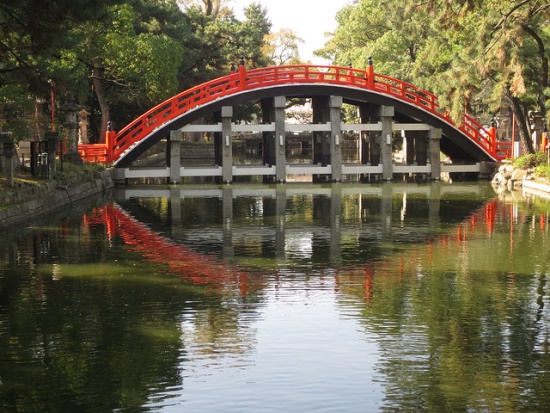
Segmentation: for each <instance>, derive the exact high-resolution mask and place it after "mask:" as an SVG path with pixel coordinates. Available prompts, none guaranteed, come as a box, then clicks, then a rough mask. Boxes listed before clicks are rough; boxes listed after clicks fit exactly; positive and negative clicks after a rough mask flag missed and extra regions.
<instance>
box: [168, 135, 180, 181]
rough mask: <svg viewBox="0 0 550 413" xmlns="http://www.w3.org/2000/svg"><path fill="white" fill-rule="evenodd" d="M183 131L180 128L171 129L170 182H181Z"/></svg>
mask: <svg viewBox="0 0 550 413" xmlns="http://www.w3.org/2000/svg"><path fill="white" fill-rule="evenodd" d="M181 135H182V133H181V131H179V130H173V131H170V145H169V147H170V183H171V184H179V183H180V178H181V176H180V171H181V141H182V136H181Z"/></svg>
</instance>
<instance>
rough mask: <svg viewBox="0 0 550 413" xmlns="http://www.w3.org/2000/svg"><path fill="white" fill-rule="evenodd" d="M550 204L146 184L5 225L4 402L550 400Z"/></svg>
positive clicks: (188, 407)
mask: <svg viewBox="0 0 550 413" xmlns="http://www.w3.org/2000/svg"><path fill="white" fill-rule="evenodd" d="M549 217H550V204H548V202H547V201H543V200H531V201H524V200H522V201H515V200H500V199H498V197H497V195H496V194H495V192H494V191H493V190H492V189H491V188H490V187H488V186H486V185H483V184H466V185H462V184H458V185H456V184H453V185H445V184H431V185H430V184H427V185H415V184H407V185H397V184H385V185H381V186H376V185H374V186H372V185H344V184H342V185H340V184H338V185H337V184H334V185H309V184H287V185H283V186H245V185H233V186H224V187H216V186H207V187H199V186H181V187H172V188H168V187H162V188H161V187H148V188H136V187H129V188H127V189H126V190H121V191H120V192H117V193H115V194H113V195H112V197H108V198H107V199H100V200H94V201H91V202H90V203H89V204H88V205H84V206H79V207H73V208H70V209H69V210H67V211H59V212H58V214H57V215H56V216H51V217H48V218H47V219H46V220H42V221H37V222H34V223H30V224H29V225H28V226H27V227H25V228H18V229H17V230H13V231H4V232H3V233H2V237H1V239H0V411H1V412H41V413H42V412H79V413H81V412H245V413H252V412H254V413H256V412H346V413H348V412H434V413H439V412H545V411H549V410H550V355H549V339H550V324H549V322H550V312H549V309H548V307H549V304H550V302H549V294H548V283H547V281H548V277H549V275H548V274H549V268H548V264H549V259H550V233H549V225H550V222H548V219H549Z"/></svg>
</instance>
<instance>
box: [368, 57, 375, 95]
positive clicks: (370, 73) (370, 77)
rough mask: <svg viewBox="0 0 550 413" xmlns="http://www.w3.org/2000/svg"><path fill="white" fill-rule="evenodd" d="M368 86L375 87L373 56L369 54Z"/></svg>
mask: <svg viewBox="0 0 550 413" xmlns="http://www.w3.org/2000/svg"><path fill="white" fill-rule="evenodd" d="M367 87H368V88H369V89H371V90H372V89H374V66H373V65H372V56H369V60H368V65H367Z"/></svg>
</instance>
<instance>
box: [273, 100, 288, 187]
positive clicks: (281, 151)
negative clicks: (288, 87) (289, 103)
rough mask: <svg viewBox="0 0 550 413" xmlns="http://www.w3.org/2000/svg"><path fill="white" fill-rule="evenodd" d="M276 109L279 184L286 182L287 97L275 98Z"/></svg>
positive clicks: (276, 148)
mask: <svg viewBox="0 0 550 413" xmlns="http://www.w3.org/2000/svg"><path fill="white" fill-rule="evenodd" d="M273 106H274V109H275V165H276V166H275V167H276V172H275V175H276V176H275V179H276V180H277V182H286V144H285V141H286V135H285V132H286V130H285V106H286V97H285V96H275V97H274V98H273Z"/></svg>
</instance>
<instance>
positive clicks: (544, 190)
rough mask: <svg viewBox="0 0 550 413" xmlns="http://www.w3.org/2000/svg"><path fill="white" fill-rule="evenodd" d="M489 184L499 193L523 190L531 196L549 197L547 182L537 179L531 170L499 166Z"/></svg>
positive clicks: (505, 165)
mask: <svg viewBox="0 0 550 413" xmlns="http://www.w3.org/2000/svg"><path fill="white" fill-rule="evenodd" d="M491 183H492V184H493V186H494V187H495V188H496V189H498V190H499V192H502V191H504V190H508V191H514V190H519V189H523V190H524V192H529V193H531V194H533V195H538V196H542V197H547V198H549V197H550V183H549V182H547V181H546V180H541V179H538V178H537V177H536V176H535V175H534V170H532V169H515V168H514V167H513V166H512V165H511V164H503V165H501V166H500V167H499V168H498V172H497V173H496V174H495V175H494V177H493V179H492V181H491Z"/></svg>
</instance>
